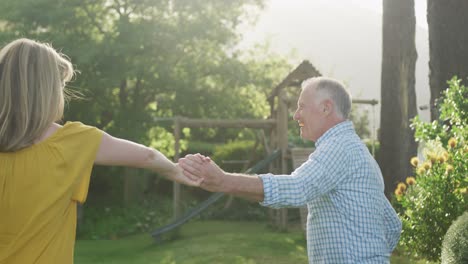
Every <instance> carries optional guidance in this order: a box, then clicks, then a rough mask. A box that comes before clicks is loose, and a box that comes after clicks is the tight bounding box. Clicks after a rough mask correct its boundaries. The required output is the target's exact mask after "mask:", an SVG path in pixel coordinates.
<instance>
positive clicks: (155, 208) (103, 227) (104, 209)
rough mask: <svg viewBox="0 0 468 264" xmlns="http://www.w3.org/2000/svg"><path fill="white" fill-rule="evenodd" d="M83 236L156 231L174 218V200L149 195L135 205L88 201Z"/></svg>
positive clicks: (114, 236)
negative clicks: (106, 204) (99, 203)
mask: <svg viewBox="0 0 468 264" xmlns="http://www.w3.org/2000/svg"><path fill="white" fill-rule="evenodd" d="M83 211H84V213H83V222H82V223H81V224H80V226H79V228H78V230H77V237H78V238H79V239H117V238H119V237H122V236H127V235H131V234H137V233H145V232H150V231H153V230H154V229H155V228H156V227H159V226H162V225H163V224H166V223H168V222H169V221H170V220H171V219H172V202H171V200H170V199H169V198H166V197H163V196H155V195H152V196H150V195H147V196H146V197H145V199H143V201H142V202H141V203H138V204H133V205H132V206H127V207H123V206H119V205H113V206H93V205H91V204H88V203H86V204H85V205H84V208H83Z"/></svg>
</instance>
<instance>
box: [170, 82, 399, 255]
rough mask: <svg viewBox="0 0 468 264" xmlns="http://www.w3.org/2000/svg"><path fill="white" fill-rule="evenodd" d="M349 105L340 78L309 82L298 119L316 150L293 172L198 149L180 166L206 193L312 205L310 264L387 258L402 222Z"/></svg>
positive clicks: (283, 204)
mask: <svg viewBox="0 0 468 264" xmlns="http://www.w3.org/2000/svg"><path fill="white" fill-rule="evenodd" d="M350 110H351V98H350V95H349V93H348V92H347V91H346V89H345V88H344V86H343V85H342V84H341V83H340V82H338V81H336V80H333V79H330V78H324V77H319V78H311V79H308V80H306V81H304V83H303V84H302V91H301V95H300V96H299V100H298V102H297V110H296V113H295V114H294V120H296V121H297V122H298V124H299V127H300V129H301V137H302V138H304V139H308V140H312V141H314V142H315V143H316V144H315V146H316V149H315V151H314V152H313V153H312V154H311V155H310V157H309V159H308V160H307V161H306V162H304V164H302V165H301V166H300V167H299V168H297V169H296V170H295V171H294V172H293V173H292V174H291V175H272V174H263V175H255V176H254V175H244V174H234V173H227V172H224V171H223V170H221V169H220V168H219V167H218V166H217V165H216V164H215V163H214V162H213V161H211V160H210V159H209V158H208V157H204V156H202V155H199V154H197V155H187V156H186V157H185V158H182V159H180V160H179V164H180V166H181V167H182V168H183V169H184V173H186V175H187V176H189V177H203V178H204V180H203V182H202V184H201V187H202V188H204V189H206V190H208V191H213V192H225V193H229V194H233V195H236V196H241V197H245V198H248V199H252V200H255V201H258V202H261V203H260V204H261V205H264V206H269V207H274V208H279V207H299V206H303V205H306V204H307V206H308V209H309V215H308V217H307V218H308V219H307V248H308V256H309V262H310V263H389V259H390V255H391V253H392V251H393V249H394V248H395V246H396V244H397V242H398V239H399V237H400V232H401V222H400V221H399V219H398V217H397V215H396V213H395V211H394V210H393V208H392V206H391V205H390V203H389V202H388V200H387V198H386V197H385V195H384V183H383V178H382V174H381V172H380V169H379V166H378V164H377V163H376V161H375V160H374V158H373V157H372V155H371V154H370V153H369V151H368V149H367V148H366V146H365V145H364V144H363V143H362V141H361V140H360V138H359V137H358V135H357V134H356V132H355V130H354V127H353V124H352V122H351V121H349V120H348V116H349V112H350Z"/></svg>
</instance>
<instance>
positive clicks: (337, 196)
mask: <svg viewBox="0 0 468 264" xmlns="http://www.w3.org/2000/svg"><path fill="white" fill-rule="evenodd" d="M315 146H316V149H315V151H314V152H313V153H312V154H311V155H310V156H309V159H308V160H307V161H306V162H304V164H302V165H301V166H300V167H299V168H297V169H296V170H295V171H294V172H293V173H292V175H272V174H263V175H259V176H260V178H261V179H262V181H263V188H264V192H265V197H264V201H263V202H262V203H261V205H264V206H269V207H274V208H280V207H300V206H304V205H306V204H307V207H308V209H309V214H308V216H307V251H308V256H309V263H314V264H315V263H334V264H335V263H389V259H390V255H391V253H392V251H393V249H394V248H395V246H396V244H397V242H398V240H399V238H400V232H401V222H400V220H399V219H398V216H397V214H396V213H395V210H393V208H392V206H391V205H390V203H389V202H388V200H387V198H386V197H385V195H384V183H383V178H382V174H381V172H380V168H379V166H378V165H377V162H376V161H375V160H374V158H373V157H372V155H371V154H370V153H369V151H368V149H367V147H366V146H365V145H364V144H363V143H362V141H361V140H360V138H359V137H358V136H357V134H356V132H355V131H354V127H353V124H352V123H351V122H350V121H344V122H342V123H339V124H338V125H336V126H334V127H333V128H331V129H329V130H328V131H327V132H326V133H324V134H323V135H322V136H321V137H320V138H319V139H318V140H317V142H316V144H315Z"/></svg>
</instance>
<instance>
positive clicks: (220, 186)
mask: <svg viewBox="0 0 468 264" xmlns="http://www.w3.org/2000/svg"><path fill="white" fill-rule="evenodd" d="M179 165H180V167H181V168H182V169H183V170H184V175H185V176H187V177H188V178H191V179H198V178H203V180H202V181H201V183H200V187H201V188H203V189H205V190H207V191H210V192H226V191H227V189H226V186H225V184H224V179H225V177H226V174H225V172H224V171H223V170H222V169H221V168H219V167H218V165H216V163H214V162H213V161H212V160H211V159H210V158H209V157H205V156H203V155H201V154H195V155H191V154H189V155H187V156H185V158H181V159H179Z"/></svg>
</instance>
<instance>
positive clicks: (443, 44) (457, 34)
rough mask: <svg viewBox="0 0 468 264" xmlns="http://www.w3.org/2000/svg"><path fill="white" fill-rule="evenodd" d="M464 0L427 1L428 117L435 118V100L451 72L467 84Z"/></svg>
mask: <svg viewBox="0 0 468 264" xmlns="http://www.w3.org/2000/svg"><path fill="white" fill-rule="evenodd" d="M467 11H468V1H467V0H448V1H441V0H428V1H427V23H428V25H429V53H430V61H429V68H430V75H429V80H430V82H429V83H430V87H431V119H432V120H436V119H438V117H439V114H438V111H437V110H438V109H437V107H435V100H436V99H437V98H439V97H440V95H441V92H442V91H443V90H445V89H446V88H447V81H448V80H449V79H451V78H452V77H453V76H454V75H456V76H457V77H458V78H461V79H462V82H463V84H465V85H467V84H468V82H467V79H466V78H467V77H468V49H467V44H468V30H467V28H466V25H468V16H467V15H466V13H467Z"/></svg>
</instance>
